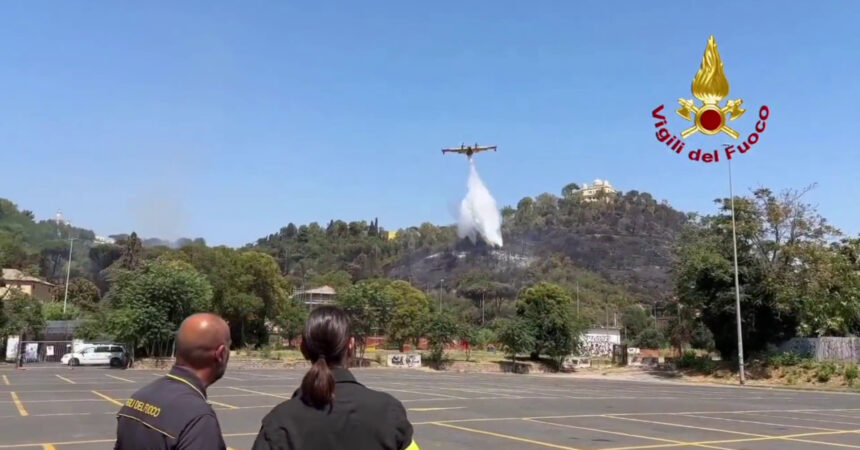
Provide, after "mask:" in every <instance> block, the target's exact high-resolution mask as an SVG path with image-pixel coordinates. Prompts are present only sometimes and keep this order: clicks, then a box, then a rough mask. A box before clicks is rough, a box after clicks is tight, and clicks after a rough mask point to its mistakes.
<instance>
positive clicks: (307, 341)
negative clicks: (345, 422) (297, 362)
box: [301, 306, 350, 409]
mask: <svg viewBox="0 0 860 450" xmlns="http://www.w3.org/2000/svg"><path fill="white" fill-rule="evenodd" d="M349 336H350V334H349V319H348V318H347V317H346V314H344V313H343V311H341V310H340V309H338V308H336V307H334V306H320V307H318V308H316V309H314V310H313V311H311V313H310V315H309V316H308V320H307V322H306V323H305V329H304V331H302V343H301V350H302V355H304V357H305V358H307V359H308V360H309V361H311V362H312V363H313V365H312V366H311V368H310V370H308V373H306V374H305V377H304V378H303V379H302V387H301V398H302V400H303V401H304V402H305V403H307V404H308V405H310V406H312V407H314V408H319V409H322V408H324V407H326V406H331V405H332V404H333V403H334V395H335V394H334V390H335V381H334V375H333V374H332V372H331V368H330V366H343V365H344V364H345V363H346V359H347V356H348V350H349Z"/></svg>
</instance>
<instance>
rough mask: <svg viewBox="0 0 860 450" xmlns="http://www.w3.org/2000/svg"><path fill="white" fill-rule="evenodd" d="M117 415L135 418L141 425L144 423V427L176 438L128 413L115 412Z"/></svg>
mask: <svg viewBox="0 0 860 450" xmlns="http://www.w3.org/2000/svg"><path fill="white" fill-rule="evenodd" d="M117 415H118V416H120V417H125V418H126V419H131V420H136V421H138V422H140V423H141V424H142V425H144V426H145V427H147V428H152V429H153V430H155V431H157V432H159V433H161V434H163V435H165V436H167V437H169V438H170V439H176V438H175V437H173V436H171V435H170V433H168V432H166V431H164V430H159V429H158V428H155V427H154V426H152V424H149V423H147V422H145V421H144V420H143V419H138V418H137V417H133V416H129V415H128V414H122V413H120V414H117Z"/></svg>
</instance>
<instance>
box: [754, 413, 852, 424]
mask: <svg viewBox="0 0 860 450" xmlns="http://www.w3.org/2000/svg"><path fill="white" fill-rule="evenodd" d="M774 412H782V411H774ZM785 412H790V413H793V414H798V413H800V414H802V413H801V412H800V411H785ZM754 415H757V416H765V417H768V418H773V419H788V420H799V421H802V422H815V423H826V424H834V423H835V424H838V425H851V426H857V424H856V423H854V422H842V421H839V420H834V419H830V420H823V419H807V418H805V417H794V416H780V415H778V414H770V413H769V414H763V413H755V414H754Z"/></svg>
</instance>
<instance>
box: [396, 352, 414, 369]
mask: <svg viewBox="0 0 860 450" xmlns="http://www.w3.org/2000/svg"><path fill="white" fill-rule="evenodd" d="M388 367H404V368H407V369H411V368H413V367H421V355H420V354H418V353H414V354H406V353H392V354H390V355H388Z"/></svg>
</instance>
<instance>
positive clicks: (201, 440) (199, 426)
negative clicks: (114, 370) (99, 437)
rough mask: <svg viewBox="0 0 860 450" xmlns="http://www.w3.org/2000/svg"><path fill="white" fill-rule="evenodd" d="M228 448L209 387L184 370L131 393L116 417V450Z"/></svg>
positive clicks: (214, 449) (217, 449)
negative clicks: (210, 402) (208, 392)
mask: <svg viewBox="0 0 860 450" xmlns="http://www.w3.org/2000/svg"><path fill="white" fill-rule="evenodd" d="M225 448H226V447H225V445H224V439H223V438H222V437H221V427H220V426H219V425H218V418H217V417H215V411H213V410H212V407H211V406H209V403H207V401H206V388H205V387H204V386H203V383H202V382H201V381H200V379H199V378H197V375H195V374H194V373H193V372H191V371H190V370H188V369H185V368H183V367H179V366H173V369H171V370H170V373H168V374H167V375H166V376H164V377H163V378H160V379H158V380H155V381H153V382H152V383H150V384H148V385H147V386H145V387H143V388H142V389H140V390H139V391H137V392H135V393H134V394H132V396H131V398H130V399H128V400H127V401H126V402H125V405H123V407H122V408H120V410H119V413H118V414H117V427H116V445H115V446H114V449H116V450H125V449H147V450H149V449H152V450H155V449H171V450H173V449H177V450H179V449H189V450H190V449H194V450H197V449H206V450H209V449H211V450H224V449H225Z"/></svg>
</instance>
